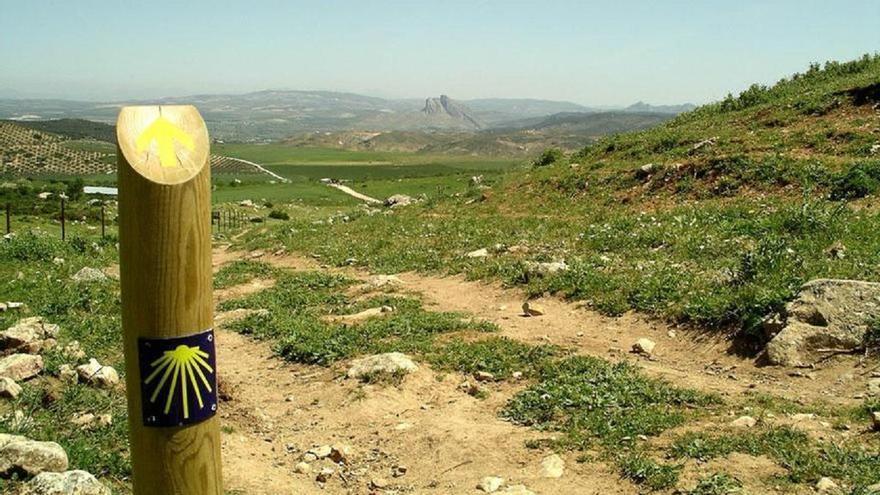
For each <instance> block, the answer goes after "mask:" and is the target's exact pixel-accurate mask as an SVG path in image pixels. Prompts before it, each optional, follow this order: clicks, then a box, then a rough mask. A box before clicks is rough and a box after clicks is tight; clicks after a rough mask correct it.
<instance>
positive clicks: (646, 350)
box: [632, 338, 657, 356]
mask: <svg viewBox="0 0 880 495" xmlns="http://www.w3.org/2000/svg"><path fill="white" fill-rule="evenodd" d="M656 346H657V344H655V343H654V341H653V340H651V339H647V338H641V339H639V340H637V341H636V343H635V344H633V346H632V351H633V352H634V353H636V354H642V355H644V356H650V355H652V354H654V347H656Z"/></svg>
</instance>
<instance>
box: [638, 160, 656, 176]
mask: <svg viewBox="0 0 880 495" xmlns="http://www.w3.org/2000/svg"><path fill="white" fill-rule="evenodd" d="M656 170H657V166H656V165H654V164H653V163H646V164H644V165H642V166H641V167H639V169H638V171H637V172H636V176H637V177H639V178H642V179H644V178H646V177H648V176H649V175H651V174H653V173H654V172H655V171H656Z"/></svg>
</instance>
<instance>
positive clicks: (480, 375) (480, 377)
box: [474, 371, 495, 382]
mask: <svg viewBox="0 0 880 495" xmlns="http://www.w3.org/2000/svg"><path fill="white" fill-rule="evenodd" d="M474 379H475V380H477V381H478V382H494V381H495V375H493V374H492V373H489V372H487V371H477V372H476V373H474Z"/></svg>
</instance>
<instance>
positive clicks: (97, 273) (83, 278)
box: [70, 266, 107, 282]
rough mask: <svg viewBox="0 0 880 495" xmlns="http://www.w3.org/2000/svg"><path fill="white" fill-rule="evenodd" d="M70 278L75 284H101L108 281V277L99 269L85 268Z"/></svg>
mask: <svg viewBox="0 0 880 495" xmlns="http://www.w3.org/2000/svg"><path fill="white" fill-rule="evenodd" d="M70 278H71V279H72V280H73V281H74V282H100V281H103V280H107V275H104V272H102V271H101V270H98V269H97V268H91V267H88V266H85V267H83V268H82V269H81V270H80V271H78V272H76V274H74V275H73V276H72V277H70Z"/></svg>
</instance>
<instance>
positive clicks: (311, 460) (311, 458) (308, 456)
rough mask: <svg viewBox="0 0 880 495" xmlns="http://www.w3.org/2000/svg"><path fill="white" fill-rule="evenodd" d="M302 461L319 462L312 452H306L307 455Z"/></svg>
mask: <svg viewBox="0 0 880 495" xmlns="http://www.w3.org/2000/svg"><path fill="white" fill-rule="evenodd" d="M302 460H303V462H315V461H317V460H318V456H316V455H315V454H312V453H311V452H306V453H305V454H303V456H302Z"/></svg>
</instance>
